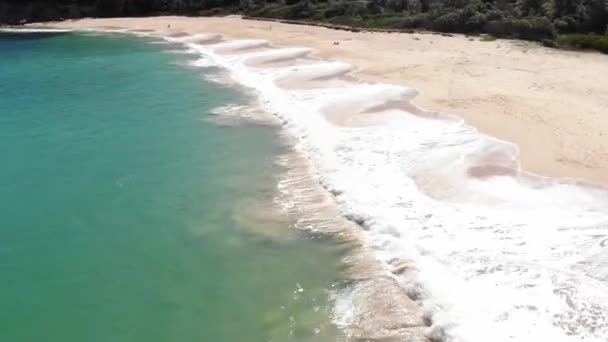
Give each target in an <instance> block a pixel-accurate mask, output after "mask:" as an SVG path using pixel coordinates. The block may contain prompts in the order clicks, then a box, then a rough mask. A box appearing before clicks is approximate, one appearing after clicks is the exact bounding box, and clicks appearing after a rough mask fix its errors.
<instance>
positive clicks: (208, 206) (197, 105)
mask: <svg viewBox="0 0 608 342" xmlns="http://www.w3.org/2000/svg"><path fill="white" fill-rule="evenodd" d="M150 43H151V42H150V41H146V40H143V39H135V38H131V37H127V36H121V35H106V36H90V35H84V34H54V35H49V34H45V35H41V34H37V35H23V34H19V35H8V34H2V35H0V156H1V158H2V159H1V163H0V305H1V307H0V341H7V342H8V341H19V342H30V341H31V342H34V341H35V342H40V341H45V342H66V341H87V342H101V341H104V342H109V341H112V342H114V341H116V342H119V341H120V342H122V341H146V342H155V341H159V342H160V341H172V342H186V341H188V342H190V341H209V342H211V341H227V342H237V341H331V340H335V337H334V336H333V329H332V327H331V324H330V323H329V315H330V310H331V304H330V302H329V299H328V296H329V295H328V290H329V289H330V288H331V286H332V284H334V283H335V282H336V281H338V279H337V274H338V268H339V264H338V261H337V260H338V259H339V254H340V251H339V249H338V248H337V247H336V246H333V245H332V244H331V243H330V242H323V241H318V240H313V239H310V238H309V237H307V236H305V235H303V234H299V233H296V232H293V231H292V232H290V231H289V228H288V227H287V226H286V225H282V224H275V225H274V226H271V227H256V225H258V226H259V225H260V224H261V223H259V222H248V221H247V219H246V218H245V219H243V217H241V216H240V214H241V213H240V210H241V209H242V208H243V207H244V203H255V204H256V207H264V206H268V205H270V202H271V200H272V196H273V189H274V187H275V182H276V176H277V175H278V174H279V173H280V172H281V170H280V169H279V168H278V167H277V166H275V164H274V163H273V161H274V160H275V158H276V156H277V155H278V154H280V153H281V152H283V151H284V150H285V147H283V146H281V145H280V144H279V143H278V142H277V141H278V139H277V136H276V133H277V132H276V131H275V129H274V128H272V127H267V126H262V125H253V124H246V123H245V124H241V125H237V126H230V127H228V126H222V125H217V124H215V123H213V122H211V121H209V120H207V118H208V117H209V111H210V110H211V109H213V108H216V107H218V106H222V105H225V104H228V103H239V102H242V101H245V99H244V96H243V94H241V92H240V91H239V90H238V89H231V88H227V87H222V86H218V85H214V84H210V83H209V82H206V81H205V79H204V77H203V76H204V74H205V73H206V72H212V71H209V70H205V69H195V68H188V67H184V66H182V65H180V64H179V63H178V62H180V61H184V60H186V59H187V58H188V57H187V56H184V55H176V54H174V53H170V52H168V51H165V50H163V47H162V46H160V45H155V44H150ZM269 224H271V223H266V225H269ZM265 230H266V231H267V230H285V233H281V234H279V235H280V236H281V238H269V237H268V236H267V235H264V234H259V233H257V232H258V231H265ZM300 288H301V289H300Z"/></svg>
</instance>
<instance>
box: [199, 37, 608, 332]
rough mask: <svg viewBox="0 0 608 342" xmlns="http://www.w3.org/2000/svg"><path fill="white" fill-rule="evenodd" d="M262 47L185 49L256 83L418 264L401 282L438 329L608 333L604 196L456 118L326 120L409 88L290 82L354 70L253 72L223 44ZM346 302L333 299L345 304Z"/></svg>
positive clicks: (370, 227)
mask: <svg viewBox="0 0 608 342" xmlns="http://www.w3.org/2000/svg"><path fill="white" fill-rule="evenodd" d="M259 44H260V43H259V41H258V42H257V43H255V44H254V43H252V42H251V41H245V42H239V41H234V42H227V43H222V44H220V45H216V46H213V45H211V46H200V45H196V44H189V45H188V46H189V47H191V48H193V49H197V50H198V51H199V52H200V53H201V54H203V55H204V56H205V57H206V58H209V59H210V60H212V61H213V62H214V63H216V64H217V65H219V66H222V67H224V68H226V69H227V70H229V71H230V72H231V73H232V76H233V78H234V79H235V80H237V81H238V82H239V83H241V84H243V85H245V86H248V87H251V88H253V89H256V90H257V92H258V95H259V97H260V99H261V102H262V103H263V105H264V106H265V107H266V110H267V111H268V112H269V113H273V115H276V116H277V117H278V118H279V120H280V121H281V122H284V129H285V130H286V131H287V132H289V133H290V134H292V135H293V136H294V137H295V138H297V139H298V144H297V149H298V150H299V151H301V152H302V153H303V154H304V155H305V156H307V157H308V158H309V160H310V162H311V163H312V165H313V166H314V169H315V170H316V171H317V172H318V173H319V175H320V176H321V181H322V183H323V185H324V186H325V187H327V188H328V190H330V191H331V192H332V193H333V194H335V195H336V200H337V202H338V203H339V205H340V207H341V209H342V210H343V213H344V215H346V216H348V217H352V218H356V221H358V223H360V224H361V225H362V227H363V229H365V236H366V243H367V244H368V246H369V247H370V248H372V249H373V250H374V251H375V254H376V256H377V258H378V259H379V260H381V261H384V262H386V264H387V265H388V264H389V262H390V261H391V260H392V259H394V258H407V259H410V260H413V261H414V262H415V264H416V268H417V269H418V270H419V272H417V273H416V274H417V276H416V277H408V278H401V279H400V281H401V284H402V285H403V286H404V287H405V288H406V289H409V291H412V292H416V293H417V295H416V297H418V298H419V299H420V301H421V304H422V305H423V306H424V308H425V310H426V311H427V313H428V316H429V317H430V318H431V320H432V322H433V328H432V330H431V334H432V335H433V336H435V337H436V338H437V336H439V337H441V338H445V339H447V340H451V341H465V342H473V341H475V342H477V341H479V342H487V341H518V342H519V341H535V342H536V341H557V342H559V341H582V340H585V341H604V342H605V341H606V339H607V337H608V253H607V250H608V195H607V192H606V191H604V190H602V189H597V188H592V187H587V186H580V185H575V184H573V183H566V182H556V181H552V180H547V179H542V178H539V177H536V176H533V175H529V174H525V173H522V172H521V171H520V170H519V169H518V165H517V163H516V162H515V158H516V154H517V148H516V146H514V145H512V144H510V143H507V142H503V141H498V140H496V139H492V138H490V137H487V136H484V135H482V134H480V133H479V132H477V131H476V130H475V129H473V128H471V127H468V126H466V125H464V124H463V123H462V121H458V120H434V119H429V118H425V117H422V116H419V115H413V114H412V113H407V112H405V111H404V110H403V109H394V108H384V109H381V110H380V111H381V112H382V114H383V115H390V117H391V120H390V122H385V123H377V124H374V125H373V126H371V125H367V126H366V125H362V126H357V127H339V126H336V125H334V124H332V123H330V122H329V121H328V120H327V117H326V116H324V115H323V112H324V110H326V109H327V108H328V107H330V106H332V105H334V104H336V103H341V102H344V101H347V100H348V99H352V100H354V101H355V102H356V101H364V99H375V100H370V102H368V103H360V106H364V107H365V108H373V107H377V105H378V99H379V98H384V99H388V100H391V99H403V98H407V97H408V96H409V95H411V94H412V90H411V89H407V88H402V87H396V86H392V85H383V84H369V83H361V82H358V83H357V82H344V83H343V84H342V85H341V86H340V87H311V88H307V89H300V90H297V89H281V88H279V87H278V86H277V83H275V81H277V80H279V79H282V78H286V77H291V78H294V77H295V78H300V79H302V80H306V79H308V80H310V79H319V78H320V77H323V78H331V77H334V76H337V75H342V74H343V73H344V72H345V71H348V70H351V69H352V67H351V66H348V65H345V64H342V63H339V62H326V63H321V64H318V65H312V66H310V65H307V66H298V67H285V68H266V69H265V68H254V67H248V66H247V65H246V64H245V61H246V60H247V59H248V58H250V57H252V56H254V55H255V53H254V52H251V53H244V54H240V55H230V56H225V55H221V54H217V53H216V52H215V51H222V49H219V50H218V47H224V48H225V47H226V46H229V47H230V49H231V50H232V51H234V49H237V50H238V49H241V48H242V47H243V46H246V47H251V46H259ZM380 102H382V101H380ZM358 106H359V105H358ZM357 112H362V110H360V109H359V110H357ZM341 303H342V304H344V305H342V304H341ZM347 303H350V301H348V300H347V298H345V299H344V300H343V301H341V302H340V301H338V305H339V306H341V307H344V308H346V309H345V310H347V309H348V305H346V304H347ZM346 318H348V316H344V317H343V319H346Z"/></svg>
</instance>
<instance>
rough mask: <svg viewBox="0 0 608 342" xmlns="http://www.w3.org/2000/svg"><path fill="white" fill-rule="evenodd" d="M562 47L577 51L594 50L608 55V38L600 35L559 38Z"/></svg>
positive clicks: (571, 35)
mask: <svg viewBox="0 0 608 342" xmlns="http://www.w3.org/2000/svg"><path fill="white" fill-rule="evenodd" d="M558 43H559V44H560V45H561V46H565V47H571V48H577V49H593V50H597V51H601V52H603V53H608V36H603V35H599V34H569V35H563V36H560V37H559V38H558Z"/></svg>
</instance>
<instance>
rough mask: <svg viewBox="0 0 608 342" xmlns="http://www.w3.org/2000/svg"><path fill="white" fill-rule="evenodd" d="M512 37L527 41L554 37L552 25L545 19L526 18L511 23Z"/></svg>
mask: <svg viewBox="0 0 608 342" xmlns="http://www.w3.org/2000/svg"><path fill="white" fill-rule="evenodd" d="M511 30H512V34H513V36H515V37H517V38H522V39H529V40H543V39H550V38H553V37H554V36H555V31H554V29H553V25H551V22H550V21H549V19H547V18H545V17H527V18H522V19H515V20H513V21H512V22H511Z"/></svg>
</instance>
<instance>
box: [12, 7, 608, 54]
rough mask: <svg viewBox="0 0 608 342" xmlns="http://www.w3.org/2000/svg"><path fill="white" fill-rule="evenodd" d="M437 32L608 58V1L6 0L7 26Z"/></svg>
mask: <svg viewBox="0 0 608 342" xmlns="http://www.w3.org/2000/svg"><path fill="white" fill-rule="evenodd" d="M231 13H242V14H245V15H248V16H252V17H264V18H276V19H287V20H300V21H314V22H324V23H330V24H336V25H347V26H351V27H357V28H363V29H365V28H367V29H372V28H384V29H395V30H432V31H439V32H458V33H468V34H479V33H486V34H490V35H492V36H496V37H512V38H519V39H528V40H537V41H542V42H543V43H544V44H546V45H564V46H573V47H579V48H592V49H597V50H600V51H603V52H606V53H608V0H278V1H276V0H0V22H4V23H16V22H21V21H45V20H56V19H59V18H78V17H114V16H147V15H160V14H179V15H195V16H199V15H218V14H231Z"/></svg>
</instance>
